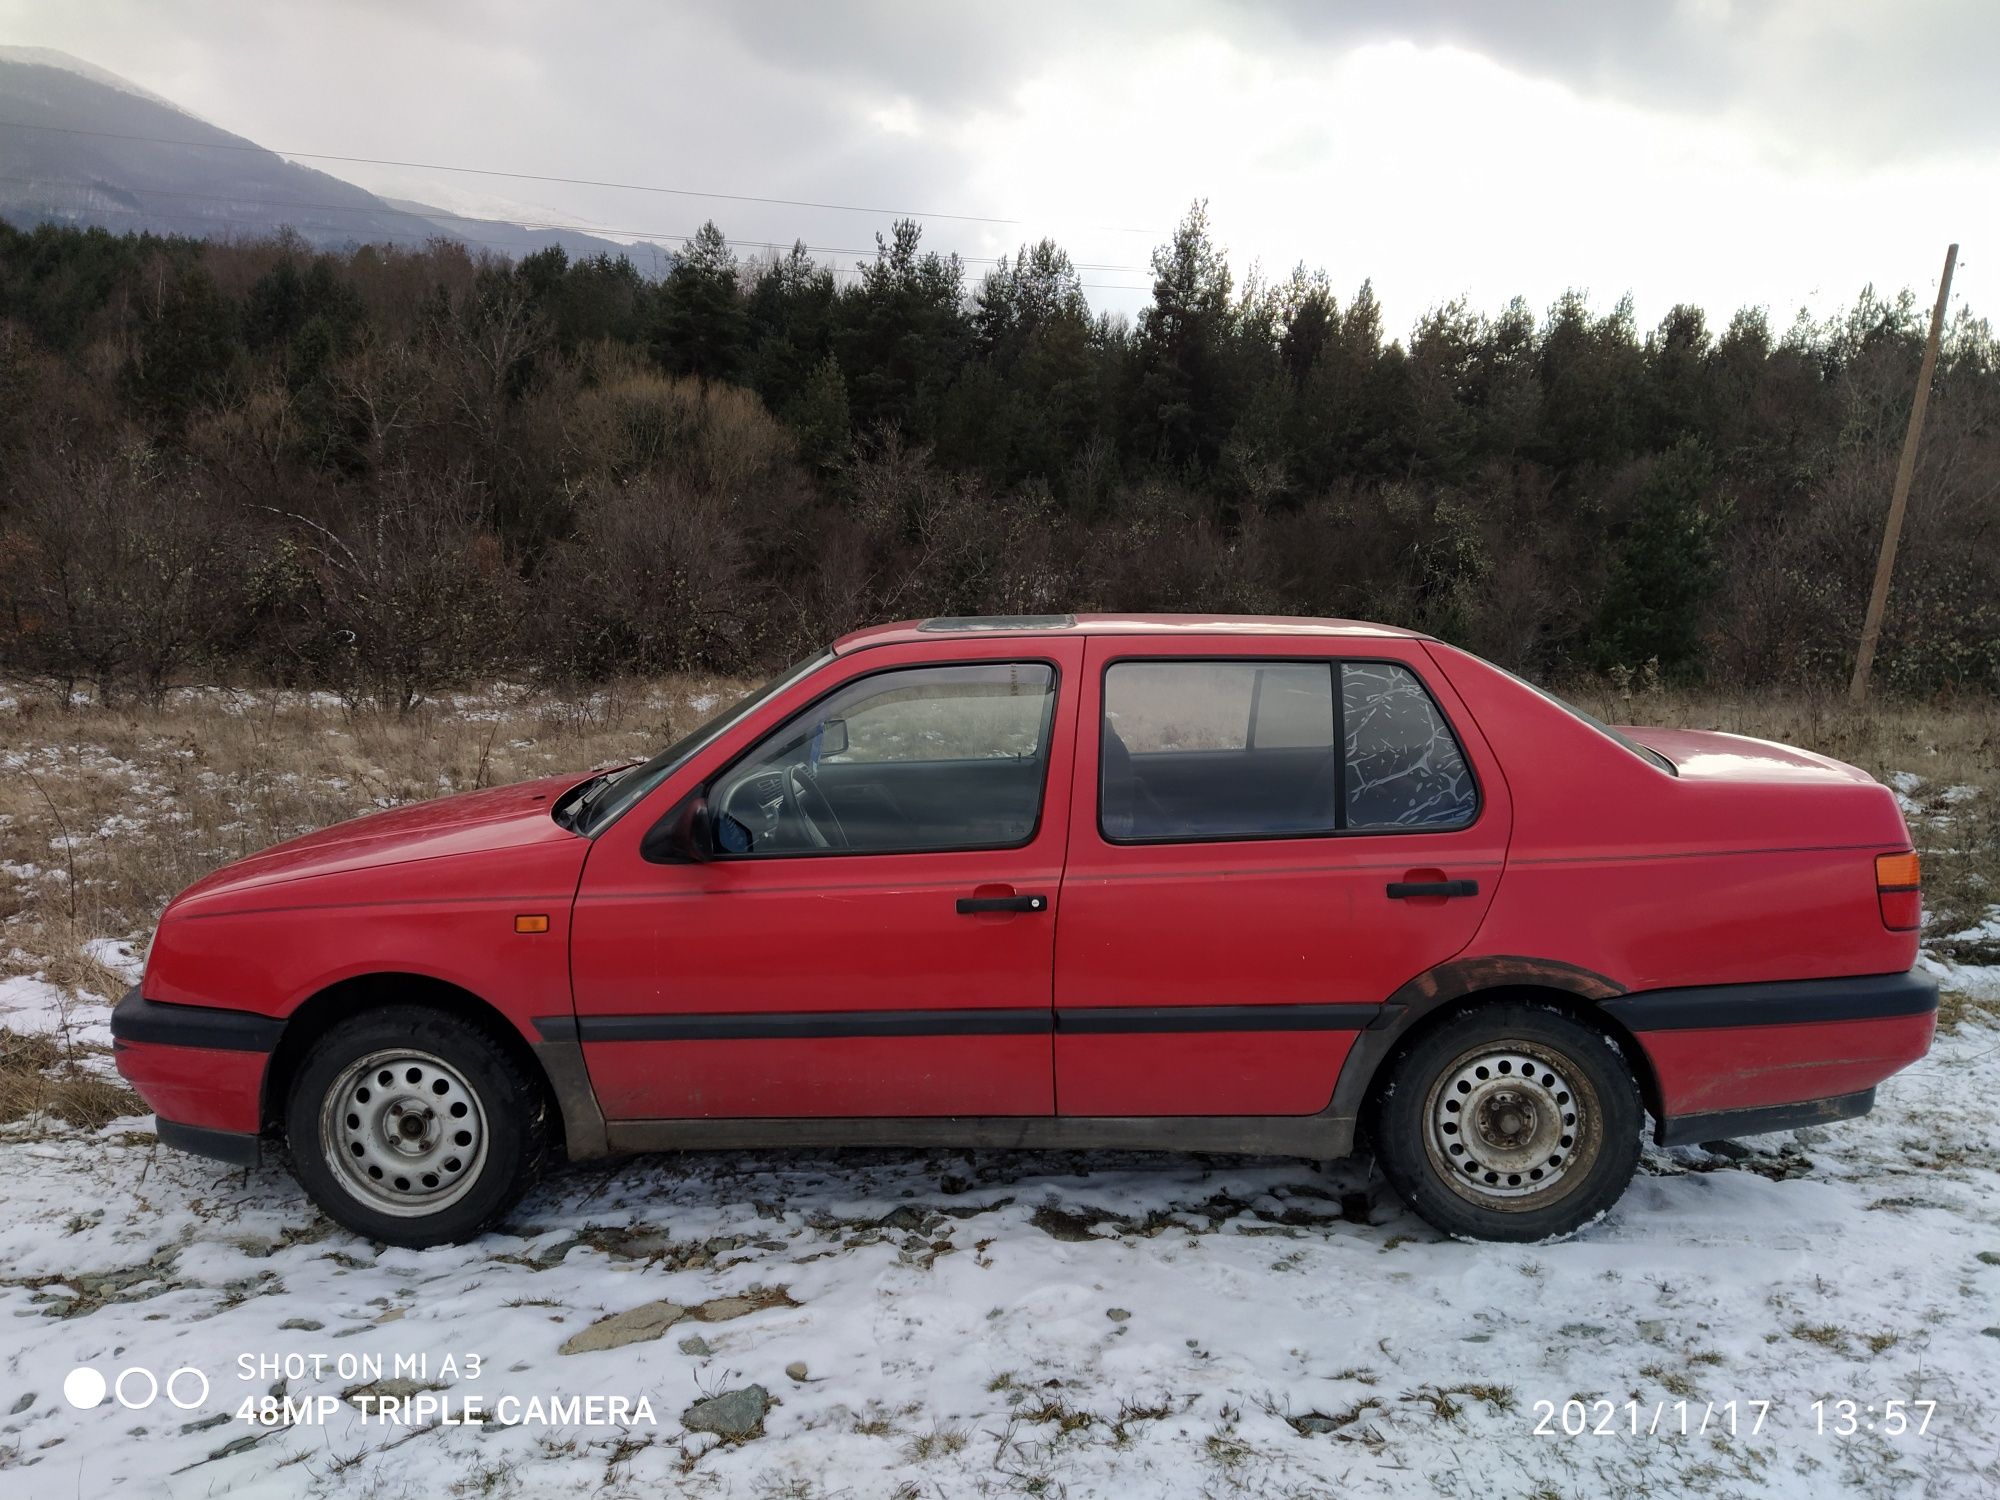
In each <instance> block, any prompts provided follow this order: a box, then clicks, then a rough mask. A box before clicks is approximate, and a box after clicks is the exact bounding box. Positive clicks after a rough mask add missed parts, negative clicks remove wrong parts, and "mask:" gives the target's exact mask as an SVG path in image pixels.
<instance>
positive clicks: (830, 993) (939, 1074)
mask: <svg viewBox="0 0 2000 1500" xmlns="http://www.w3.org/2000/svg"><path fill="white" fill-rule="evenodd" d="M1082 659H1083V647H1082V642H1081V640H1080V639H1078V638H1075V637H1071V638H1068V639H1056V640H1041V639H1034V640H1026V639H1020V638H1012V639H1007V640H994V641H965V640H952V641H939V642H936V643H923V644H919V645H909V646H895V647H883V648H876V649H870V650H864V651H860V652H857V653H855V654H854V655H852V656H846V657H840V658H837V659H836V660H835V662H834V663H833V664H832V665H831V666H829V667H828V668H826V669H825V670H824V671H823V672H821V673H819V674H816V675H815V676H814V677H813V678H812V679H810V680H809V681H807V682H805V683H803V684H801V685H800V687H799V688H798V689H797V690H795V691H794V692H792V693H789V694H787V695H785V696H784V697H783V698H781V699H779V700H777V701H775V702H774V703H773V704H772V705H771V706H770V707H769V708H768V709H767V710H766V711H765V712H764V713H762V714H760V715H758V716H756V717H755V721H754V722H753V723H752V724H750V725H747V726H746V727H745V728H744V730H743V731H742V732H741V733H739V734H737V735H734V736H732V737H731V738H730V739H729V740H728V741H727V742H725V743H723V744H719V745H717V746H715V747H713V749H712V753H710V754H709V755H708V757H707V758H706V760H705V762H704V763H702V764H699V765H695V766H691V767H690V768H689V770H688V771H687V773H686V774H685V775H683V776H682V777H679V778H677V779H676V780H675V781H673V782H671V783H669V784H668V785H667V786H665V787H663V788H662V789H661V793H660V796H659V798H658V799H657V801H658V804H659V805H658V806H642V807H641V808H639V809H635V814H634V816H630V817H627V818H626V819H625V820H623V821H622V822H621V823H619V824H617V825H614V826H613V828H612V829H611V830H609V831H608V832H607V833H606V834H605V835H604V836H603V838H602V839H600V847H598V848H597V849H595V850H593V851H592V854H591V858H590V860H589V862H588V864H587V865H586V867H585V870H584V876H583V882H582V887H581V890H580V891H579V894H578V899H577V903H576V919H575V929H574V939H573V952H574V958H573V973H574V982H575V993H576V1009H577V1017H578V1026H579V1031H580V1036H581V1039H582V1042H583V1050H584V1056H585V1059H586V1060H587V1062H588V1065H589V1068H590V1074H591V1081H592V1084H593V1085H594V1087H595V1088H596V1091H597V1095H598V1098H599V1100H600V1101H601V1102H602V1104H603V1107H604V1110H605V1113H606V1114H607V1115H608V1116H610V1117H611V1118H613V1119H668V1118H709V1119H729V1118H780V1117H790V1118H826V1117H902V1116H937V1115H956V1114H963V1115H1047V1114H1050V1113H1052V1112H1053V1109H1054V1089H1053V1063H1052V1056H1051V1042H1050V1031H1051V1024H1052V1023H1051V1015H1050V985H1051V969H1052V963H1053V951H1054V932H1055V920H1056V915H1057V912H1056V908H1057V901H1058V896H1059V892H1060V882H1061V876H1062V858H1063V847H1064V842H1065V839H1066V836H1067V829H1068V812H1069V806H1070V753H1071V749H1072V746H1073V741H1074V737H1075V728H1076V703H1077V690H1078V685H1079V680H1080V678H1081V676H1082V671H1081V669H1082ZM697 791H699V792H701V793H704V794H705V796H706V798H707V800H708V803H709V805H710V807H711V809H712V810H713V811H715V812H716V813H718V814H721V815H724V817H725V818H726V821H724V822H723V823H722V824H721V825H720V827H719V828H718V842H719V844H720V846H721V847H720V849H719V851H718V853H717V855H716V857H715V858H714V859H713V860H711V861H709V862H708V863H703V864H661V863H654V862H651V861H649V860H648V859H647V858H646V857H645V854H644V851H643V850H642V849H641V847H640V844H641V835H642V834H643V833H644V831H645V828H646V827H647V826H650V825H652V824H654V823H657V822H658V821H659V819H660V818H661V817H663V816H666V815H667V814H668V811H669V809H670V808H671V807H672V806H673V805H676V804H678V803H680V802H681V801H682V800H683V799H684V798H686V797H688V796H690V795H692V794H694V793H695V792H697ZM628 825H630V826H628Z"/></svg>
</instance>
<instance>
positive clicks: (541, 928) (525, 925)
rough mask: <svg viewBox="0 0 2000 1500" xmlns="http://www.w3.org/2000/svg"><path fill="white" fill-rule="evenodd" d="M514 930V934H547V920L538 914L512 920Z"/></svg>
mask: <svg viewBox="0 0 2000 1500" xmlns="http://www.w3.org/2000/svg"><path fill="white" fill-rule="evenodd" d="M514 930H515V931H516V932H547V931H548V930H549V919H548V917H547V916H545V915H543V914H542V913H539V912H537V913H536V914H534V915H533V916H525V917H516V918H514Z"/></svg>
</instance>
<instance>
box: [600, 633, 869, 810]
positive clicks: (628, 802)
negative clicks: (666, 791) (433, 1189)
mask: <svg viewBox="0 0 2000 1500" xmlns="http://www.w3.org/2000/svg"><path fill="white" fill-rule="evenodd" d="M832 660H833V653H832V652H831V651H822V652H820V653H819V654H818V655H816V656H810V657H808V658H806V660H804V661H802V662H800V663H798V664H797V665H796V666H793V667H791V668H789V669H788V670H786V671H783V672H780V673H779V674H778V675H777V676H776V677H773V678H772V679H771V680H770V681H769V682H767V683H765V684H764V685H763V686H762V687H760V688H758V689H757V691H756V692H754V693H751V694H750V695H749V696H747V697H745V698H743V699H741V700H740V701H738V702H737V703H736V704H734V705H733V706H732V707H729V708H726V709H724V710H723V711H722V712H721V713H719V714H717V715H716V716H715V717H714V718H712V719H710V720H709V721H708V722H707V723H706V724H703V725H702V726H701V727H700V728H698V729H696V730H693V731H692V732H691V733H688V734H685V735H682V736H681V738H679V739H678V740H675V741H674V742H673V744H671V745H669V746H667V748H666V749H664V750H662V751H661V752H660V753H659V754H658V755H656V756H654V757H653V758H652V759H651V760H649V761H646V762H645V763H644V764H643V765H637V766H633V767H631V768H630V769H629V770H624V771H613V772H612V773H611V779H610V782H609V784H608V785H606V786H605V787H604V788H603V789H602V790H601V791H599V792H597V793H596V794H595V795H594V796H593V797H592V798H591V800H590V802H589V803H588V805H587V806H586V807H585V808H584V809H583V812H582V816H581V817H580V818H579V820H578V822H577V825H576V831H577V832H578V833H580V834H582V835H584V836H585V837H586V838H595V837H596V836H597V835H598V834H600V833H602V832H603V831H604V830H605V829H607V828H609V827H610V826H611V825H612V824H613V823H615V822H617V821H618V820H619V819H620V818H621V817H623V816H624V815H625V814H626V813H627V812H629V811H630V810H631V809H632V808H633V807H634V806H636V805H637V804H638V803H639V802H641V801H643V800H644V799H645V796H646V794H647V793H648V792H650V791H652V790H653V788H654V787H656V786H658V785H659V784H660V783H661V782H663V781H665V780H666V779H667V778H668V777H669V776H671V775H673V774H674V772H676V771H678V770H679V769H680V768H681V767H682V766H683V765H685V764H687V762H688V760H689V759H690V758H691V757H692V756H693V755H694V754H695V752H697V751H698V750H700V749H701V748H702V746H704V745H706V744H708V743H709V742H710V741H712V740H714V739H715V738H716V737H717V736H718V735H720V734H721V733H722V732H723V731H724V730H726V729H728V728H729V726H730V725H732V724H734V723H735V722H736V721H737V720H739V719H741V718H742V717H743V716H744V715H745V714H747V713H749V712H750V711H751V710H752V709H754V708H756V707H757V705H758V704H760V703H762V702H764V701H765V700H766V699H768V698H773V697H775V696H777V695H778V694H779V693H782V692H783V691H784V690H785V689H786V688H788V687H790V686H791V685H792V684H793V683H795V682H797V681H799V680H800V679H801V678H803V677H805V676H806V675H807V674H808V673H812V672H817V671H818V670H819V669H820V668H821V667H823V666H825V665H826V664H827V663H828V662H830V661H832Z"/></svg>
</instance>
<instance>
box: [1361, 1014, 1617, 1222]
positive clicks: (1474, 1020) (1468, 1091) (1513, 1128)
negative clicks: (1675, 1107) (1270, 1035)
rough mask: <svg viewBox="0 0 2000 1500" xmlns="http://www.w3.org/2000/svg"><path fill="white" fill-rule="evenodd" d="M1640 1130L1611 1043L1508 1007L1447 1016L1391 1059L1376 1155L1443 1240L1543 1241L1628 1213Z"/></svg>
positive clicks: (1560, 1018)
mask: <svg viewBox="0 0 2000 1500" xmlns="http://www.w3.org/2000/svg"><path fill="white" fill-rule="evenodd" d="M1644 1119H1645V1110H1644V1106H1643V1105H1642V1104H1641V1102H1640V1098H1639V1089H1638V1085H1637V1084H1636V1083H1635V1082H1634V1081H1633V1078H1632V1070H1631V1069H1630V1068H1629V1067H1628V1066H1626V1063H1625V1060H1624V1057H1623V1055H1622V1054H1621V1053H1620V1052H1619V1051H1618V1049H1617V1047H1616V1045H1615V1044H1613V1043H1612V1042H1611V1041H1610V1040H1609V1039H1608V1038H1607V1037H1605V1036H1604V1034H1603V1033H1602V1032H1598V1031H1593V1030H1592V1029H1590V1028H1589V1027H1587V1026H1585V1025H1583V1024H1582V1023H1580V1022H1578V1021H1574V1020H1571V1019H1570V1018H1569V1017H1568V1016H1565V1015H1563V1014H1562V1013H1561V1012H1560V1011H1556V1010H1551V1009H1548V1008H1546V1007H1543V1006H1538V1005H1534V1004H1529V1003H1523V1002H1517V1001H1506V1002H1500V1003H1496V1004H1492V1005H1484V1006H1481V1007H1479V1008H1477V1009H1475V1010H1468V1011H1464V1012H1461V1013H1460V1014H1458V1015H1455V1016H1452V1017H1450V1018H1449V1019H1447V1020H1445V1021H1444V1022H1442V1023H1441V1024H1439V1025H1438V1026H1436V1027H1434V1028H1432V1029H1431V1030H1429V1031H1427V1032H1425V1033H1424V1034H1423V1035H1422V1036H1420V1037H1419V1038H1418V1039H1417V1040H1416V1042H1415V1043H1413V1044H1412V1045H1411V1046H1410V1047H1409V1048H1408V1050H1407V1051H1405V1052H1403V1053H1402V1054H1401V1055H1400V1056H1399V1057H1397V1058H1396V1059H1395V1060H1394V1062H1393V1063H1392V1064H1391V1068H1390V1073H1389V1080H1388V1086H1387V1087H1386V1089H1385V1090H1384V1092H1383V1094H1382V1096H1381V1099H1380V1101H1379V1103H1378V1105H1377V1107H1376V1110H1375V1115H1374V1137H1375V1150H1376V1155H1377V1156H1378V1157H1379V1158H1380V1160H1381V1162H1382V1169H1383V1172H1384V1174H1385V1175H1386V1176H1387V1177H1388V1179H1389V1182H1390V1185H1391V1186H1393V1187H1394V1188H1395V1189H1396V1191H1397V1192H1398V1193H1399V1194H1400V1195H1401V1196H1402V1198H1403V1201H1404V1202H1406V1203H1408V1204H1409V1205H1410V1207H1412V1208H1414V1209H1415V1210H1416V1211H1417V1212H1418V1213H1419V1214H1421V1215H1422V1216H1423V1217H1424V1218H1426V1219H1428V1220H1429V1221H1430V1222H1431V1223H1432V1224H1434V1225H1436V1226H1437V1227H1438V1228H1439V1229H1441V1230H1443V1231H1444V1232H1445V1233H1447V1234H1450V1235H1455V1236H1459V1237H1462V1238H1468V1239H1480V1240H1510V1241H1517V1242H1518V1241H1534V1240H1546V1239H1553V1238H1559V1237H1561V1236H1563V1235H1566V1234H1570V1233H1572V1232H1573V1231H1575V1230H1577V1229H1579V1228H1581V1227H1582V1226H1583V1225H1585V1224H1588V1223H1590V1222H1591V1221H1592V1220H1594V1219H1596V1218H1597V1217H1598V1216H1600V1215H1601V1214H1602V1213H1603V1212H1604V1211H1605V1210H1606V1209H1608V1208H1610V1207H1611V1205H1612V1204H1614V1203H1616V1202H1617V1201H1618V1199H1619V1196H1620V1195H1621V1194H1623V1193H1624V1191H1625V1186H1626V1184H1627V1183H1629V1182H1630V1181H1631V1180H1632V1171H1633V1168H1634V1167H1636V1166H1637V1165H1638V1161H1639V1146H1640V1142H1639V1132H1640V1128H1641V1126H1642V1124H1643V1123H1644Z"/></svg>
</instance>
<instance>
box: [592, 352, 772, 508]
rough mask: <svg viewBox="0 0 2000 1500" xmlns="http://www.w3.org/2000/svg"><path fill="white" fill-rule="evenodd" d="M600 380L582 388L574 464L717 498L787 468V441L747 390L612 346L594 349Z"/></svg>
mask: <svg viewBox="0 0 2000 1500" xmlns="http://www.w3.org/2000/svg"><path fill="white" fill-rule="evenodd" d="M593 366H594V369H595V371H596V374H597V376H598V383H597V384H595V385H593V386H591V387H589V388H587V389H585V390H583V391H582V392H580V393H579V394H578V396H577V398H576V402H575V404H574V406H573V407H572V409H571V412H570V415H569V420H568V423H567V437H568V440H569V444H570V448H571V450H572V452H573V453H574V455H575V462H576V465H577V468H578V469H579V470H580V471H581V472H582V473H584V474H586V475H603V476H606V477H609V478H611V479H613V480H616V481H618V482H621V483H623V482H628V481H630V480H633V479H636V478H638V477H639V476H641V475H645V474H660V475H666V476H670V477H672V478H674V479H677V480H679V481H681V482H682V483H684V484H687V485H689V486H691V487H693V488H694V489H696V490H701V491H706V492H708V493H710V494H716V495H742V494H746V493H749V492H751V491H753V490H756V489H759V488H761V487H762V486H764V485H765V484H767V483H768V482H770V481H771V480H773V479H774V478H776V477H777V476H778V475H779V473H780V472H781V471H782V470H783V469H784V468H786V467H787V466H788V465H789V464H790V462H791V459H792V440H791V437H790V435H789V434H788V433H787V432H786V431H785V429H784V428H783V427H782V426H781V425H780V424H779V423H778V422H777V420H776V419H775V418H773V417H772V416H771V414H770V413H769V412H767V411H766V410H765V409H764V404H763V403H762V402H761V401H759V400H758V399H757V397H756V396H755V395H753V394H752V393H751V392H749V391H747V390H744V389H742V388H741V387H739V386H728V385H717V384H714V383H707V384H704V383H703V382H701V381H699V380H694V379H691V378H675V377H671V376H666V375H660V374H657V373H653V372H652V371H651V370H650V368H649V367H647V366H645V365H643V364H642V363H641V362H640V361H639V360H638V358H637V356H635V355H632V354H630V353H627V352H624V351H620V350H616V349H614V348H610V347H604V348H600V349H598V350H597V351H595V352H594V354H593Z"/></svg>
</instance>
